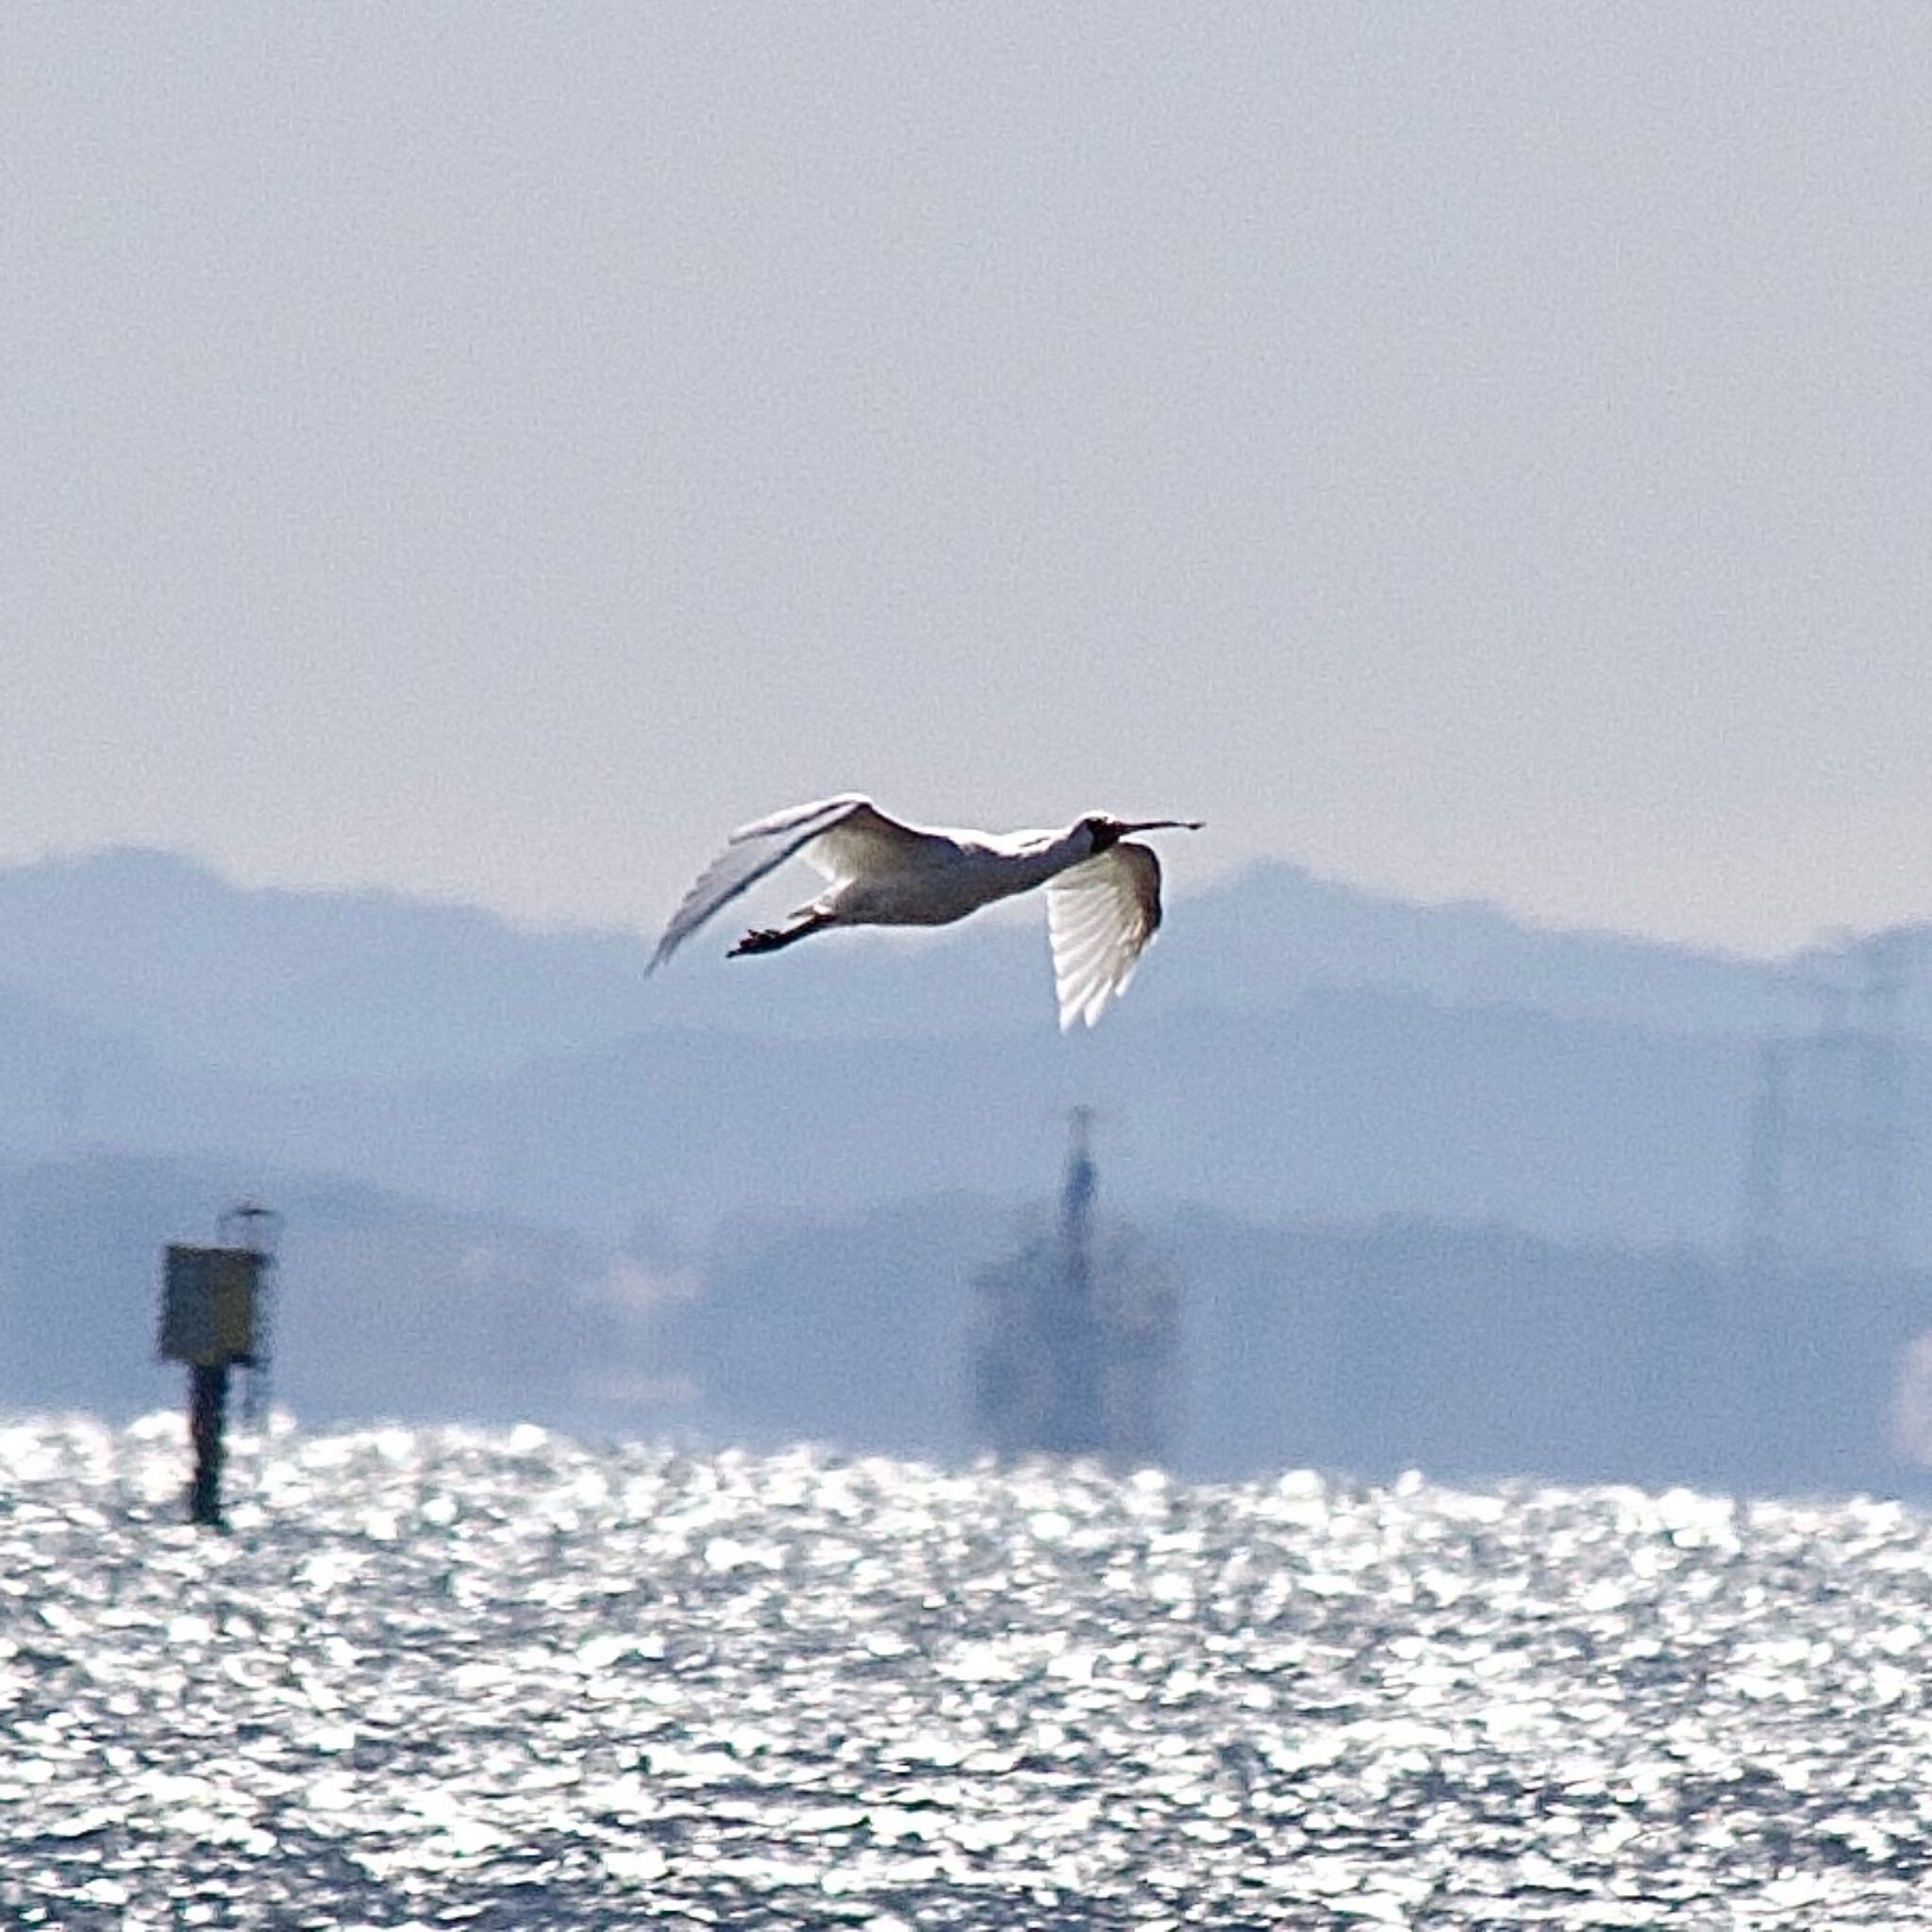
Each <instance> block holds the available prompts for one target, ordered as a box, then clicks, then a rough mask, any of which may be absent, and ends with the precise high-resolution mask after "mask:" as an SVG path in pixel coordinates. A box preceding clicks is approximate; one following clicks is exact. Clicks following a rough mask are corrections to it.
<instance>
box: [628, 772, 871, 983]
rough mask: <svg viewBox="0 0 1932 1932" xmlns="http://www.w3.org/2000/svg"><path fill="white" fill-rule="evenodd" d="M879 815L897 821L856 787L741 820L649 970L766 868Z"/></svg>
mask: <svg viewBox="0 0 1932 1932" xmlns="http://www.w3.org/2000/svg"><path fill="white" fill-rule="evenodd" d="M867 818H872V819H877V820H879V821H880V822H881V823H882V824H891V823H892V822H891V820H890V819H887V818H886V817H885V815H884V814H883V813H881V812H879V811H876V810H874V808H873V804H872V801H871V800H870V799H867V798H862V797H860V796H859V794H858V792H856V791H848V792H843V793H841V795H840V796H839V797H837V798H821V799H819V800H818V801H817V802H816V803H815V804H812V805H795V806H792V807H791V808H789V809H788V810H785V811H778V812H774V813H773V814H772V816H771V817H770V818H768V819H758V820H756V821H754V822H753V823H752V824H748V825H740V826H739V828H738V829H737V831H735V832H733V833H732V835H731V838H730V841H729V842H728V843H727V844H726V845H725V847H724V851H723V852H721V853H720V854H719V855H718V857H717V858H714V859H713V860H712V861H711V862H710V864H709V865H708V866H707V867H706V868H705V870H704V871H703V873H701V874H699V876H698V881H697V883H696V884H695V885H694V886H692V887H691V891H688V892H687V893H686V894H685V895H684V899H683V902H682V903H681V904H680V905H679V906H678V908H677V910H676V911H675V912H674V913H673V914H672V915H671V921H670V924H667V925H666V926H665V928H664V931H663V934H662V936H661V937H660V938H659V939H658V950H657V951H656V952H655V953H653V954H652V955H651V963H650V965H649V966H647V967H646V968H645V969H644V970H645V971H646V972H651V971H653V970H655V969H656V968H657V967H659V966H661V965H662V964H663V963H664V961H665V960H666V959H668V958H670V957H671V956H672V954H673V953H675V951H676V950H677V949H678V947H679V946H681V945H682V944H683V943H684V942H685V941H686V940H688V939H689V938H690V937H691V934H692V933H694V932H695V931H697V929H698V927H699V926H701V925H702V924H704V923H705V921H706V920H708V918H710V916H711V915H712V913H714V912H716V911H717V910H718V909H719V908H720V907H723V906H728V905H729V904H730V903H731V901H732V900H734V899H735V898H737V897H738V895H739V894H740V893H741V892H742V891H745V890H746V888H747V887H750V886H755V885H757V884H758V881H759V880H760V879H761V878H763V877H764V876H765V874H767V873H771V872H775V871H776V870H777V869H778V868H779V867H780V866H781V865H783V864H784V863H785V861H786V860H787V859H788V858H791V855H792V854H793V853H794V852H796V851H797V850H798V849H799V847H800V846H802V845H808V844H810V843H811V841H813V840H814V839H820V838H823V837H824V836H825V835H826V834H827V833H836V832H838V831H840V830H842V829H843V827H844V826H845V825H846V824H850V823H852V822H853V821H855V820H863V819H867Z"/></svg>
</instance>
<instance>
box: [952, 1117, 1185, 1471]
mask: <svg viewBox="0 0 1932 1932" xmlns="http://www.w3.org/2000/svg"><path fill="white" fill-rule="evenodd" d="M1091 1123H1092V1114H1091V1109H1090V1108H1084V1107H1083V1108H1074V1115H1073V1135H1072V1144H1071V1146H1070V1148H1069V1151H1068V1156H1067V1169H1066V1178H1065V1181H1064V1184H1063V1185H1062V1187H1061V1190H1060V1205H1059V1215H1058V1222H1057V1223H1056V1224H1055V1225H1054V1226H1052V1227H1051V1228H1050V1229H1049V1230H1048V1231H1046V1232H1043V1233H1041V1234H1040V1235H1037V1236H1036V1237H1035V1238H1034V1239H1032V1240H1031V1241H1028V1242H1027V1243H1026V1244H1025V1246H1024V1247H1023V1248H1022V1249H1021V1251H1020V1252H1019V1253H1018V1254H1017V1255H1015V1256H1013V1257H1011V1258H1010V1259H1008V1260H1006V1261H1002V1262H999V1263H997V1264H996V1265H994V1266H993V1267H991V1268H989V1269H987V1270H986V1271H985V1272H984V1273H983V1274H979V1275H978V1276H977V1277H976V1278H975V1280H974V1291H975V1294H976V1300H977V1306H976V1308H975V1328H976V1332H975V1336H974V1346H973V1364H972V1371H973V1390H972V1393H973V1418H974V1434H975V1436H976V1437H977V1439H978V1441H980V1443H981V1444H982V1446H984V1447H986V1448H989V1449H991V1450H992V1451H994V1452H995V1453H996V1454H998V1455H1001V1456H1024V1455H1029V1454H1042V1455H1050V1456H1091V1457H1101V1458H1103V1459H1104V1460H1106V1461H1108V1462H1109V1463H1111V1464H1113V1465H1114V1466H1116V1467H1118V1468H1124V1469H1139V1468H1144V1467H1146V1466H1148V1465H1150V1464H1155V1463H1160V1462H1164V1461H1165V1460H1166V1459H1167V1457H1168V1454H1169V1450H1170V1443H1171V1440H1172V1433H1173V1424H1174V1407H1175V1396H1176V1384H1177V1380H1178V1362H1179V1355H1180V1346H1179V1341H1180V1291H1179V1283H1178V1280H1177V1278H1176V1276H1175V1274H1174V1270H1173V1269H1172V1268H1171V1267H1169V1266H1167V1265H1166V1264H1165V1263H1164V1262H1162V1261H1161V1260H1159V1259H1158V1258H1157V1257H1154V1256H1152V1255H1151V1254H1149V1253H1148V1252H1147V1251H1146V1250H1145V1248H1144V1247H1143V1246H1142V1244H1141V1241H1139V1239H1138V1238H1137V1237H1136V1235H1135V1234H1134V1232H1133V1230H1132V1229H1131V1228H1128V1227H1126V1226H1124V1225H1122V1224H1117V1223H1111V1222H1102V1221H1099V1220H1098V1218H1097V1217H1096V1215H1095V1213H1094V1205H1093V1203H1094V1194H1095V1192H1096V1190H1097V1185H1098V1177H1097V1175H1096V1173H1095V1170H1094V1165H1093V1157H1092V1152H1091V1144H1090V1134H1091Z"/></svg>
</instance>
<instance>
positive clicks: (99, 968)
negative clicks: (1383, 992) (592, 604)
mask: <svg viewBox="0 0 1932 1932" xmlns="http://www.w3.org/2000/svg"><path fill="white" fill-rule="evenodd" d="M723 951H724V947H723V945H722V944H721V945H716V946H712V945H708V944H705V943H700V944H698V945H694V946H693V947H691V949H689V951H688V953H687V955H686V956H685V957H682V958H679V959H678V960H677V961H676V962H675V965H674V966H672V967H671V968H669V969H667V970H666V971H665V972H663V973H661V974H656V975H653V976H652V977H650V978H649V979H648V980H647V979H646V977H645V974H644V966H645V963H646V960H647V958H648V947H647V944H646V941H645V940H644V938H643V936H641V935H640V934H636V933H628V932H620V931H596V930H591V929H584V928H557V929H546V930H533V929H527V928H524V927H521V926H517V925H515V924H511V923H510V922H508V921H507V920H504V919H502V918H499V917H497V916H495V915H493V914H491V913H488V912H485V911H482V910H479V909H477V908H471V907H463V906H455V905H444V904H440V903H436V902H432V901H428V900H423V899H415V898H408V897H404V896H401V895H398V894H393V893H389V892H378V891H345V892H325V891H288V890H283V889H276V888H242V887H239V886H236V885H233V884H231V883H229V882H227V881H226V880H225V879H223V878H222V877H221V876H220V875H219V874H217V873H215V872H213V871H212V870H210V869H209V868H208V867H206V866H204V865H202V864H200V863H199V862H197V861H195V860H192V859H189V858H181V857H178V856H175V855H171V854H166V853H160V852H153V851H146V850H141V849H131V848H130V849H117V850H112V851H107V852H100V853H95V854H92V855H89V856H87V857H84V858H62V859H45V860H42V861H39V862H37V863H34V864H30V865H24V866H15V867H12V868H9V869H4V870H0V989H10V990H12V991H14V992H16V993H18V994H21V995H23V996H25V997H26V998H29V999H32V1000H35V1001H38V1002H41V1003H42V1004H43V1005H45V1006H47V1007H50V1008H58V1009H59V1010H61V1011H62V1012H65V1013H67V1014H70V1015H72V1016H73V1017H74V1018H75V1019H76V1020H80V1021H84V1022H86V1023H87V1024H88V1025H89V1026H90V1027H92V1028H95V1029H105V1030H106V1031H108V1032H109V1033H117V1034H122V1035H125V1036H127V1037H130V1038H133V1039H138V1040H140V1041H142V1042H143V1043H144V1044H145V1045H146V1046H147V1047H149V1048H150V1049H152V1050H154V1051H156V1052H158V1053H159V1054H161V1055H163V1056H165V1057H166V1058H170V1059H172V1060H175V1061H180V1062H187V1063H194V1064H200V1065H204V1066H216V1067H223V1068H226V1069H229V1070H231V1071H234V1072H237V1073H241V1074H248V1075H250V1076H253V1077H257V1078H297V1079H306V1078H361V1077H378V1078H392V1077H403V1078H413V1077H422V1076H430V1075H436V1074H449V1075H458V1076H464V1075H477V1074H492V1073H499V1074H500V1073H504V1072H508V1071H509V1070H510V1069H513V1068H515V1067H517V1066H519V1065H522V1064H524V1063H525V1062H528V1061H532V1060H539V1059H545V1058H555V1057H558V1056H570V1055H575V1054H580V1053H583V1052H585V1051H587V1050H591V1049H593V1048H595V1047H597V1046H599V1045H606V1044H609V1043H611V1042H614V1041H621V1040H623V1039H625V1037H627V1036H629V1035H631V1034H633V1033H637V1032H640V1031H646V1030H653V1029H656V1028H658V1027H660V1026H665V1025H673V1026H680V1027H702V1028H710V1027H722V1028H725V1029H728V1030H731V1031H734V1032H753V1033H771V1034H775V1035H791V1036H799V1035H812V1036H820V1037H832V1038H839V1037H851V1036H878V1035H909V1034H956V1033H964V1034H974V1035H979V1034H986V1033H1003V1032H1018V1031H1024V1032H1029V1033H1038V1032H1041V1031H1042V1030H1046V1029H1050V1025H1051V1015H1052V1008H1051V1000H1050V993H1049V988H1050V979H1051V975H1050V971H1049V967H1048V963H1047V955H1046V942H1045V938H1044V934H1043V931H1041V930H1039V929H1036V927H1035V926H1034V925H1033V924H1030V923H1029V924H1025V925H1016V924H1003V923H992V922H974V923H972V924H967V925H965V926H962V927H959V928H957V929H954V930H951V931H949V932H947V933H946V934H944V935H942V936H941V937H939V938H937V939H935V940H922V941H912V942H907V941H902V940H899V939H896V938H884V937H880V936H876V935H870V934H867V935H855V936H850V937H847V936H843V935H841V936H836V937H834V938H833V939H831V940H828V941H820V942H818V944H817V945H816V946H815V947H809V948H802V949H800V951H799V952H797V953H795V954H791V955H788V957H787V958H786V959H785V961H784V963H783V966H782V968H781V969H777V970H774V968H773V967H772V966H771V965H766V964H752V965H747V964H745V963H744V962H733V963H730V964H727V963H726V962H725V961H724V959H723V958H722V957H720V956H721V955H722V953H723ZM1773 977H1774V974H1773V971H1772V969H1771V968H1769V967H1767V966H1765V965H1763V964H1761V963H1760V962H1757V961H1751V960H1744V959H1738V958H1727V957H1725V956H1723V955H1719V954H1710V953H1702V952H1697V951H1695V950H1692V949H1691V948H1687V947H1680V946H1670V945H1663V944H1658V943H1654V942H1650V941H1641V940H1633V939H1627V938H1623V937H1620V936H1617V935H1611V934H1594V933H1577V932H1561V931H1550V930H1544V929H1541V928H1539V927H1535V926H1530V925H1525V924H1522V923H1520V922H1518V921H1515V920H1512V919H1510V918H1509V917H1507V915H1506V914H1504V913H1501V912H1499V911H1497V910H1495V909H1494V908H1491V907H1487V906H1481V905H1469V904H1457V905H1447V906H1420V905H1415V904H1412V903H1410V902H1407V901H1404V900H1400V899H1395V898H1391V897H1387V896H1383V895H1377V894H1374V893H1370V892H1366V891H1360V890H1358V889H1357V888H1355V887H1352V886H1347V885H1343V884H1340V883H1337V882H1334V881H1330V880H1323V879H1318V878H1315V877H1313V876H1312V875H1310V874H1307V872H1305V871H1303V870H1302V869H1301V868H1299V867H1296V866H1291V865H1286V864H1263V865H1257V866H1253V867H1250V868H1249V869H1248V870H1247V871H1245V872H1243V873H1241V874H1238V875H1236V876H1235V877H1233V878H1231V879H1229V880H1227V881H1225V882H1224V883H1222V884H1220V885H1217V886H1214V887H1212V888H1209V889H1208V890H1207V891H1202V892H1198V893H1193V894H1191V895H1188V896H1187V897H1185V898H1182V899H1181V900H1179V901H1178V903H1176V904H1175V905H1174V907H1173V908H1172V912H1171V917H1170V921H1169V928H1168V932H1167V934H1166V935H1165V937H1164V939H1163V941H1162V943H1161V946H1160V948H1159V950H1158V951H1157V952H1156V953H1155V954H1154V955H1152V956H1151V957H1150V959H1149V961H1148V963H1147V965H1146V967H1145V969H1144V970H1143V973H1142V974H1141V980H1140V983H1139V984H1137V986H1136V988H1135V990H1134V992H1133V994H1132V999H1133V1002H1134V1006H1135V1007H1136V1008H1138V1009H1140V1010H1141V1011H1143V1012H1147V1013H1153V1012H1158V1011H1161V1010H1169V1009H1173V1008H1182V1007H1186V1008H1226V1009H1229V1010H1236V1011H1255V1010H1265V1009H1271V1008H1282V1007H1285V1006H1287V1005H1290V1004H1292V1003H1293V1002H1294V1001H1295V1000H1296V999H1298V998H1299V997H1300V996H1301V994H1302V993H1304V992H1305V991H1307V990H1308V989H1309V988H1310V987H1314V986H1323V985H1340V986H1375V987H1390V988H1395V987H1401V988H1408V989H1411V990H1413V991H1418V992H1422V993H1425V994H1427V995H1429V996H1431V997H1433V998H1435V999H1438V1000H1441V1001H1445V1002H1447V1003H1449V1004H1452V1005H1467V1004H1501V1005H1507V1006H1517V1007H1524V1008H1541V1009H1542V1010H1545V1011H1548V1012H1551V1013H1554V1014H1556V1015H1557V1016H1559V1017H1574V1018H1580V1019H1591V1020H1602V1021H1608V1022H1612V1023H1622V1024H1637V1025H1642V1026H1647V1027H1654V1028H1660V1029H1663V1030H1666V1031H1720V1032H1740V1031H1751V1030H1754V1029H1755V1028H1757V1026H1758V1025H1760V1024H1762V1022H1763V1018H1764V1015H1765V1010H1766V1006H1767V998H1768V991H1769V988H1770V986H1771V983H1772V980H1773Z"/></svg>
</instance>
